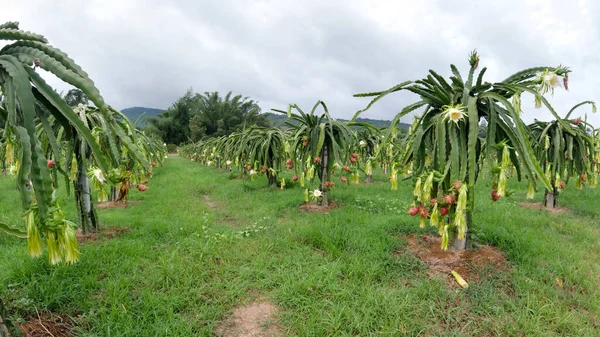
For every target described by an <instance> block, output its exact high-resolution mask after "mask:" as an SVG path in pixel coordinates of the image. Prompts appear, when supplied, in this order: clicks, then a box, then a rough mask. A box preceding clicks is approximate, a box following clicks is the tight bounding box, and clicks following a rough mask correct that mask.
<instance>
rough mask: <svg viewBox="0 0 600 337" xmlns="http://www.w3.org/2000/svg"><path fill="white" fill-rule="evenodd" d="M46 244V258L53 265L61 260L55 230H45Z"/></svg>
mask: <svg viewBox="0 0 600 337" xmlns="http://www.w3.org/2000/svg"><path fill="white" fill-rule="evenodd" d="M46 246H47V247H48V258H49V259H50V264H52V265H55V264H59V263H61V262H62V255H61V251H60V248H59V246H58V237H57V235H56V232H53V231H49V232H46Z"/></svg>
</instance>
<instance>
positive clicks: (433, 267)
mask: <svg viewBox="0 0 600 337" xmlns="http://www.w3.org/2000/svg"><path fill="white" fill-rule="evenodd" d="M406 240H407V241H408V247H409V249H410V251H412V252H413V253H414V254H415V255H416V256H417V257H418V258H419V260H420V261H421V262H423V263H424V264H426V265H427V267H428V268H429V269H428V274H429V275H430V276H443V277H444V278H446V279H447V280H448V281H450V282H452V284H454V285H455V286H456V287H459V286H458V284H457V283H456V282H455V280H454V277H453V276H452V274H451V271H452V270H454V271H456V272H457V273H459V274H460V276H462V277H463V278H464V279H465V281H467V283H469V282H473V281H477V280H478V279H479V277H480V276H481V274H480V273H481V271H482V270H483V269H485V268H486V267H487V266H490V267H492V268H493V270H494V272H506V271H507V270H508V269H509V268H510V264H509V263H508V262H507V261H506V257H505V256H504V253H503V252H502V251H500V250H499V249H497V248H495V247H492V246H487V245H480V246H479V248H478V249H476V250H462V251H451V250H448V251H443V250H442V249H441V248H440V247H441V243H442V240H441V238H440V237H437V236H434V235H430V234H428V235H422V236H419V237H418V238H417V237H416V236H415V235H414V234H411V235H408V236H407V237H406Z"/></svg>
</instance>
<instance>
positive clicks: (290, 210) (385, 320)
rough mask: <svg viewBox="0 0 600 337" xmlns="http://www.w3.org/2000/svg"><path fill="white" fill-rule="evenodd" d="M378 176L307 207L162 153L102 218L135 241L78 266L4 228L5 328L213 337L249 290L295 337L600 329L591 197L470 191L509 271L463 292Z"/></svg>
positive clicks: (14, 202) (5, 201) (0, 258)
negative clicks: (24, 325) (59, 322)
mask: <svg viewBox="0 0 600 337" xmlns="http://www.w3.org/2000/svg"><path fill="white" fill-rule="evenodd" d="M375 178H376V180H377V183H375V184H372V185H368V186H367V185H352V186H347V185H342V184H341V183H338V184H337V186H336V187H335V188H334V191H333V193H332V197H333V198H334V199H335V200H336V201H337V203H338V205H339V204H341V207H339V208H337V209H334V210H332V211H330V212H329V214H320V213H311V214H307V213H304V212H302V211H300V210H298V205H299V204H300V203H301V202H302V198H303V196H302V190H301V189H300V188H299V186H293V184H291V183H289V182H288V187H289V188H288V189H286V190H284V191H281V190H278V189H277V190H272V189H264V188H263V187H264V186H265V185H266V178H264V177H263V178H260V177H259V178H256V179H255V181H249V180H234V179H230V174H229V173H226V172H224V171H215V170H214V169H211V168H206V167H202V166H200V165H199V164H197V163H193V162H190V161H189V160H185V159H183V158H179V157H172V158H170V159H169V160H167V161H166V164H165V166H164V167H163V168H160V169H157V170H155V174H154V178H153V179H152V181H151V182H150V184H149V189H148V191H147V192H145V193H143V194H142V193H139V192H137V191H135V192H132V199H140V200H143V201H142V202H141V203H139V204H136V205H133V206H131V207H129V208H127V209H111V210H101V211H100V212H99V214H100V217H101V222H102V223H103V224H104V225H105V227H113V226H127V227H129V228H131V232H129V233H126V234H124V235H123V236H120V237H118V238H114V239H105V240H100V241H97V242H92V243H84V244H82V246H81V253H82V254H81V261H80V262H79V263H78V264H76V265H74V266H56V267H53V266H50V265H49V264H48V263H47V261H46V259H45V258H44V259H32V258H29V257H28V256H27V255H26V250H25V247H26V244H25V242H24V241H22V240H19V239H16V238H11V237H8V236H5V235H0V247H1V248H0V249H1V250H0V254H1V255H0V297H2V298H3V299H4V301H5V302H6V304H7V306H8V307H9V310H10V312H11V318H12V319H13V320H15V321H19V320H22V319H23V318H25V317H27V316H28V315H31V314H34V313H35V310H36V308H37V309H38V310H40V311H53V312H59V313H66V314H74V313H77V314H79V316H78V318H77V320H78V323H79V327H78V328H77V330H76V332H75V334H76V335H81V336H194V335H197V336H211V335H212V333H213V329H214V327H215V325H216V324H217V322H219V320H221V319H223V317H225V316H226V315H227V314H228V313H229V312H230V311H231V309H232V308H233V307H235V306H237V305H241V304H244V303H247V302H249V301H251V300H253V298H254V297H256V296H264V297H266V298H269V299H270V300H271V301H273V302H274V303H276V304H278V305H279V306H280V307H281V308H282V310H281V313H280V314H279V316H278V317H277V320H278V322H279V325H280V326H281V328H282V331H283V332H284V333H285V335H290V336H480V335H482V336H488V335H497V336H598V335H600V326H599V324H600V322H599V319H598V318H597V317H600V283H599V276H600V245H599V243H600V228H599V225H600V223H599V222H600V221H599V215H600V209H599V207H598V206H599V205H600V195H599V189H584V190H581V191H580V190H576V189H575V188H574V187H573V186H569V187H568V189H567V190H566V191H564V192H563V193H562V194H561V195H560V199H559V203H561V204H563V205H566V206H568V207H569V208H570V209H571V210H572V212H571V213H568V214H561V215H549V214H547V213H546V212H545V211H536V210H530V209H523V208H521V207H520V206H519V205H518V203H519V202H520V201H523V200H524V198H525V193H526V185H524V184H518V183H516V182H511V183H510V186H511V187H513V188H515V189H516V190H517V192H516V193H515V195H514V196H513V197H512V198H503V199H501V200H500V201H498V202H497V203H495V204H492V202H491V200H490V197H489V192H490V188H489V187H488V186H485V183H483V182H482V183H480V186H478V187H477V188H478V196H479V198H478V202H477V204H476V207H477V209H476V213H475V216H474V223H475V226H474V228H473V231H474V235H475V236H476V237H477V239H478V240H479V242H481V243H485V244H491V245H495V246H497V247H499V248H500V249H501V250H503V251H504V252H505V253H506V255H507V258H508V260H509V262H510V264H511V265H512V268H511V269H510V271H509V272H508V273H501V272H498V271H490V270H485V271H481V275H480V277H481V278H480V280H479V281H477V282H474V281H472V280H467V281H468V282H469V281H471V282H470V283H471V286H470V287H469V288H468V289H466V290H458V288H457V287H449V286H448V283H447V281H446V280H444V279H441V278H432V277H429V276H428V274H427V267H426V266H425V265H423V264H422V263H421V262H420V261H419V260H418V259H417V258H415V257H414V256H413V255H412V254H411V253H410V252H408V251H406V250H403V248H404V247H405V246H406V244H407V243H406V234H409V233H426V232H431V229H425V230H420V229H419V228H418V219H416V218H412V217H410V216H408V215H407V214H406V210H407V209H408V207H409V204H410V202H411V199H410V194H411V193H410V191H411V186H410V182H408V181H404V182H401V183H400V188H399V191H390V190H389V184H387V183H384V181H386V180H387V178H386V177H384V176H382V175H379V176H376V177H375ZM288 181H289V179H288ZM336 181H339V179H338V180H336ZM13 186H14V180H12V179H10V178H8V177H1V178H0V191H1V192H0V198H1V199H0V221H7V222H9V223H20V221H21V220H20V217H21V214H22V211H21V210H20V204H19V200H18V194H17V192H16V190H15V189H14V188H13ZM205 195H209V196H210V200H211V201H212V203H214V204H213V205H212V206H213V207H210V205H208V204H207V202H206V200H205ZM541 197H542V195H541V193H538V195H537V196H536V198H537V199H538V201H539V200H540V199H541ZM63 199H65V200H64V201H63V202H62V204H63V205H64V208H65V211H66V212H67V213H68V214H69V215H70V216H71V217H72V218H73V220H75V217H74V216H75V208H74V202H73V200H72V199H69V198H66V197H63ZM215 206H216V207H215ZM398 252H399V253H398ZM557 278H560V279H562V280H563V282H564V284H563V287H559V286H558V285H557V284H556V282H555V280H556V279H557Z"/></svg>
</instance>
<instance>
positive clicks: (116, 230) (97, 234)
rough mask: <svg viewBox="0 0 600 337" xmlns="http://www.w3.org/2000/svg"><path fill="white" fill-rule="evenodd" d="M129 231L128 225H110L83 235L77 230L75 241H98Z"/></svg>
mask: <svg viewBox="0 0 600 337" xmlns="http://www.w3.org/2000/svg"><path fill="white" fill-rule="evenodd" d="M129 232H131V229H130V228H129V227H110V228H107V229H104V230H100V231H93V232H92V233H90V234H88V235H84V234H83V233H82V232H81V231H77V241H78V242H80V243H81V242H88V241H98V240H100V239H113V238H116V237H119V236H121V235H123V234H126V233H129Z"/></svg>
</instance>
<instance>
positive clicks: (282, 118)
mask: <svg viewBox="0 0 600 337" xmlns="http://www.w3.org/2000/svg"><path fill="white" fill-rule="evenodd" d="M266 115H267V118H268V119H269V121H270V122H271V125H273V126H281V125H284V123H285V122H287V121H288V118H287V116H286V115H284V114H274V113H270V112H267V113H266ZM340 121H342V122H347V121H348V120H347V119H340ZM356 121H357V122H359V123H366V124H371V125H373V126H374V127H376V128H379V129H381V128H386V127H388V126H390V123H391V122H392V121H390V120H384V119H371V118H357V119H356ZM409 126H410V124H406V123H399V124H398V127H399V128H401V129H405V130H408V127H409Z"/></svg>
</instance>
